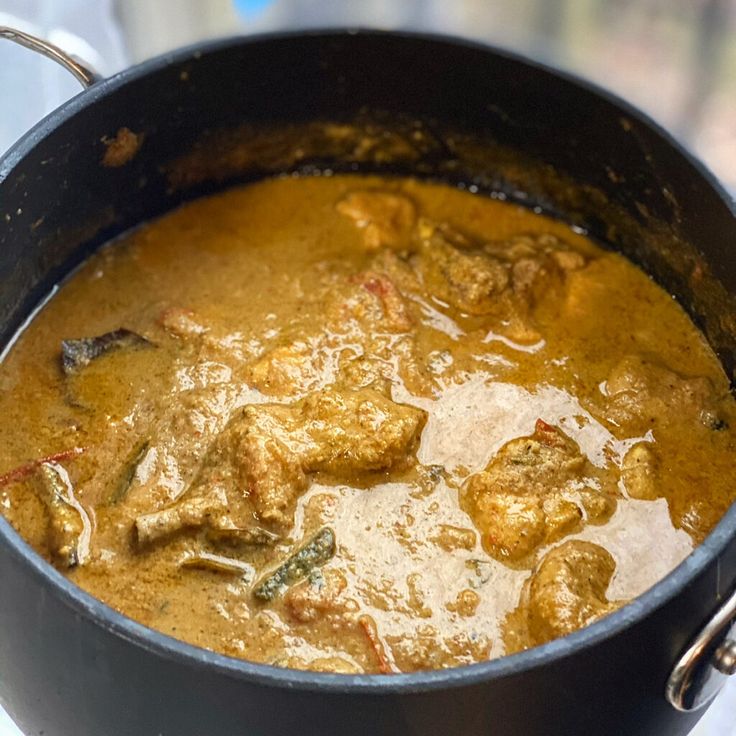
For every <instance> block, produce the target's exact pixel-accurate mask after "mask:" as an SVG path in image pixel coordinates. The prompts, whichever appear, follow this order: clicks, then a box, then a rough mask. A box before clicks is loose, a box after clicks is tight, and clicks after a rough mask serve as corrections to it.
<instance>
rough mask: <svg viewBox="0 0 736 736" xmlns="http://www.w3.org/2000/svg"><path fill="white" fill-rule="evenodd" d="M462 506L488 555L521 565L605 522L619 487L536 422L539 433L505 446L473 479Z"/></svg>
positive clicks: (567, 442)
mask: <svg viewBox="0 0 736 736" xmlns="http://www.w3.org/2000/svg"><path fill="white" fill-rule="evenodd" d="M462 502H463V506H464V508H465V509H466V511H467V512H468V513H469V514H470V516H471V518H472V519H473V521H474V522H475V524H476V526H477V527H478V530H479V531H480V532H481V541H482V543H483V546H484V548H485V549H486V550H487V551H488V553H489V554H491V555H492V556H494V557H496V558H497V559H501V560H506V561H510V562H519V561H521V560H523V559H524V558H525V557H528V556H529V555H530V554H531V553H532V552H534V551H535V550H536V549H537V548H538V547H539V546H541V545H542V544H548V543H550V542H554V541H556V540H558V539H561V538H562V537H564V536H566V535H567V534H570V533H572V532H574V531H577V530H578V529H580V528H581V527H582V526H583V524H584V523H585V522H588V523H603V522H604V521H605V520H606V519H608V518H609V517H610V515H611V514H612V513H613V511H614V509H615V504H616V500H615V484H614V483H613V482H612V480H611V479H610V478H608V477H607V476H606V474H605V473H602V472H601V471H600V470H599V469H597V468H595V467H594V466H593V465H592V464H591V463H590V462H589V461H588V460H587V459H586V458H585V457H584V456H583V454H582V453H581V452H580V448H579V447H578V445H577V443H576V442H575V441H574V440H572V439H571V438H570V437H568V436H567V435H566V434H564V433H563V432H562V431H561V430H560V429H558V428H557V427H554V426H552V425H549V424H547V423H546V422H544V421H542V420H541V419H540V420H537V423H536V427H535V430H534V434H532V435H531V436H529V437H519V438H517V439H514V440H511V441H510V442H508V443H507V444H506V445H504V446H503V447H502V448H501V449H500V450H499V452H498V454H497V455H496V457H495V458H494V459H493V460H492V461H491V463H490V464H489V466H488V467H487V468H486V470H484V471H483V472H481V473H476V474H474V475H471V476H470V478H469V479H468V480H467V481H466V484H465V486H464V488H463V492H462Z"/></svg>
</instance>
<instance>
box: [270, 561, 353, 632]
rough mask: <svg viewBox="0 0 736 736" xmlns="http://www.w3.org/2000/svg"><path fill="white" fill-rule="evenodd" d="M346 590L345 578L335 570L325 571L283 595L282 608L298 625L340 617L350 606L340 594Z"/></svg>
mask: <svg viewBox="0 0 736 736" xmlns="http://www.w3.org/2000/svg"><path fill="white" fill-rule="evenodd" d="M345 588H347V581H346V580H345V576H344V575H343V574H342V573H340V572H338V571H337V570H325V571H324V573H323V574H322V575H321V576H319V577H317V578H316V579H314V580H311V579H310V580H304V581H302V582H301V583H299V584H298V585H294V586H292V587H291V588H289V590H288V591H287V592H286V593H285V594H284V606H285V607H286V610H287V611H288V613H289V615H290V616H291V618H293V619H294V620H295V621H298V622H299V623H311V622H312V621H316V620H317V619H321V618H325V617H334V616H340V615H342V614H343V613H344V612H345V611H346V610H348V609H349V608H350V607H351V606H350V605H349V603H350V601H347V600H345V599H344V598H343V596H342V594H343V592H344V591H345Z"/></svg>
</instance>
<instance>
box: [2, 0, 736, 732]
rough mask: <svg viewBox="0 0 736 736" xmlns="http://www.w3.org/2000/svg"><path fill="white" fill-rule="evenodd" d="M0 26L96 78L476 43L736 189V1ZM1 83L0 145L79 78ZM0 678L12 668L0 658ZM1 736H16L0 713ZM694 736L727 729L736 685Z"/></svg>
mask: <svg viewBox="0 0 736 736" xmlns="http://www.w3.org/2000/svg"><path fill="white" fill-rule="evenodd" d="M0 25H11V26H16V27H19V28H21V29H23V30H27V31H29V32H31V33H36V34H38V35H41V36H43V37H45V38H47V39H49V40H51V41H52V42H54V43H56V44H57V45H59V46H62V47H63V48H65V49H66V50H68V51H71V52H73V53H75V54H77V55H78V56H80V57H82V58H84V59H86V60H88V61H89V62H91V63H92V64H93V65H94V66H95V67H96V68H97V69H98V70H99V71H100V72H102V73H103V74H105V75H108V74H112V73H114V72H115V71H118V70H120V69H122V68H124V67H125V66H127V65H129V64H131V63H135V62H138V61H141V60H143V59H146V58H149V57H151V56H153V55H156V54H159V53H162V52H165V51H168V50H170V49H173V48H175V47H177V46H181V45H184V44H188V43H193V42H195V41H198V40H201V39H205V38H213V37H217V36H224V35H232V34H241V33H245V34H248V33H260V32H264V31H273V30H279V29H299V28H315V27H329V26H332V27H334V26H343V27H344V26H352V27H356V26H364V27H376V28H383V29H412V30H427V31H432V32H436V33H444V34H449V35H456V36H464V37H468V38H474V39H477V40H482V41H486V42H488V43H491V44H494V45H498V46H501V47H504V48H507V49H511V50H513V51H516V52H519V53H521V54H524V55H526V56H530V57H532V58H536V59H539V60H541V61H544V62H547V63H549V64H551V65H553V66H557V67H560V68H563V69H566V70H569V71H572V72H574V73H576V74H579V75H581V76H583V77H586V78H588V79H591V80H592V81H594V82H597V83H598V84H600V85H602V86H604V87H607V88H608V89H611V90H613V91H614V92H616V93H618V94H619V95H621V96H622V97H624V98H626V99H628V100H629V101H631V102H633V103H634V104H635V105H637V106H639V107H641V108H642V109H644V110H645V111H646V112H648V113H649V114H650V115H651V116H652V117H654V118H655V119H656V120H658V121H659V122H660V123H661V124H662V125H664V126H665V127H666V128H667V129H669V130H670V131H671V132H672V133H674V134H675V135H676V136H677V137H678V138H679V139H680V140H681V141H682V142H683V143H685V145H687V146H688V147H689V148H690V149H691V150H693V151H694V152H695V154H696V155H698V156H699V157H700V158H702V159H703V160H704V161H705V162H706V164H707V165H708V166H709V167H710V168H711V169H712V170H713V171H714V173H715V174H716V175H717V176H718V177H719V178H720V179H721V180H722V181H723V183H724V184H725V185H726V186H727V187H728V188H729V189H730V190H731V192H732V193H734V194H736V0H117V1H115V0H0ZM0 89H2V92H3V102H2V105H0V153H2V152H3V151H4V150H5V149H7V148H8V147H9V146H10V145H11V144H12V143H13V142H14V141H15V140H16V139H17V138H19V137H20V136H21V135H22V134H23V132H24V131H26V130H27V129H28V128H30V127H31V126H32V125H33V124H34V123H35V122H37V121H38V120H39V119H40V118H41V117H43V116H44V115H45V114H47V113H48V112H50V111H51V110H53V109H54V108H55V107H57V106H58V105H59V104H61V103H62V102H63V101H64V100H65V99H68V98H69V97H71V96H72V95H74V94H77V93H78V91H79V85H78V83H77V82H76V81H75V80H74V79H73V78H72V77H71V76H69V75H68V74H66V73H65V72H64V71H63V70H62V69H60V68H59V67H57V66H56V65H55V64H53V63H52V62H50V61H48V60H45V59H42V58H40V57H37V56H36V55H34V54H32V53H30V52H29V51H27V50H25V49H21V48H19V47H16V46H15V45H13V44H10V43H2V42H1V41H0ZM2 677H7V678H10V677H12V673H9V672H3V671H2V663H0V678H2ZM0 736H19V732H18V731H17V729H15V727H14V726H13V725H12V723H11V721H10V719H9V718H8V717H7V716H6V715H5V714H4V712H3V711H2V709H1V708H0ZM622 736H626V735H625V734H622ZM662 736H668V735H667V734H663V735H662ZM692 736H736V682H734V683H731V684H730V686H729V687H728V688H727V690H726V691H725V692H724V693H723V694H722V695H721V696H720V697H719V698H718V700H717V701H716V702H715V704H714V705H713V706H711V708H710V709H709V711H708V713H707V714H706V716H705V718H704V719H703V721H702V722H701V724H700V725H699V726H698V727H697V728H696V730H695V731H694V732H693V734H692Z"/></svg>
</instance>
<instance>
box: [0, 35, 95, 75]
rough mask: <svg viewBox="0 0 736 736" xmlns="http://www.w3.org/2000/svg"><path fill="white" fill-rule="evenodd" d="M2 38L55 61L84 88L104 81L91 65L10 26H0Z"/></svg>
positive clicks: (0, 36)
mask: <svg viewBox="0 0 736 736" xmlns="http://www.w3.org/2000/svg"><path fill="white" fill-rule="evenodd" d="M0 38H7V39H8V41H14V42H15V43H17V44H20V45H21V46H25V48H27V49H30V50H31V51H35V52H37V53H39V54H41V55H43V56H45V57H47V58H48V59H53V60H54V61H55V62H56V63H57V64H60V65H61V66H63V67H64V68H65V69H66V70H67V71H69V72H71V73H72V74H73V75H74V76H75V77H76V78H77V80H78V81H79V83H80V84H81V85H82V86H83V87H84V88H87V87H91V86H92V85H93V84H94V83H95V82H99V81H101V80H102V79H103V77H102V75H100V74H98V73H97V72H96V71H95V70H94V69H93V68H92V67H91V66H90V65H89V64H87V63H86V62H84V61H82V60H81V59H78V58H76V57H74V56H72V55H71V54H67V53H66V52H65V51H62V50H61V49H60V48H59V47H58V46H55V45H54V44H52V43H49V42H48V41H44V40H43V39H41V38H38V37H36V36H32V35H31V34H30V33H25V32H24V31H19V30H17V29H15V28H9V27H8V26H0Z"/></svg>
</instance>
